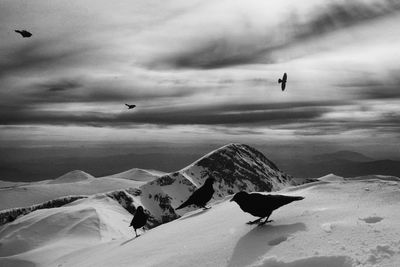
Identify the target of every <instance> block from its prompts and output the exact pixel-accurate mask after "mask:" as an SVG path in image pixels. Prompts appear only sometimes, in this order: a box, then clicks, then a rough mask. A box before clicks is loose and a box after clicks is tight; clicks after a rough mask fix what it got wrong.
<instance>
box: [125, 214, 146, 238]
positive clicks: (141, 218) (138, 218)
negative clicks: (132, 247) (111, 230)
mask: <svg viewBox="0 0 400 267" xmlns="http://www.w3.org/2000/svg"><path fill="white" fill-rule="evenodd" d="M147 218H148V215H147V214H146V213H145V212H144V210H143V207H142V206H139V207H137V209H136V212H135V215H134V216H133V218H132V221H131V224H130V225H129V227H131V226H132V227H133V229H135V235H136V237H137V236H138V234H137V233H136V229H139V228H142V227H143V226H145V224H146V222H147Z"/></svg>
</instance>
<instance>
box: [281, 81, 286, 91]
mask: <svg viewBox="0 0 400 267" xmlns="http://www.w3.org/2000/svg"><path fill="white" fill-rule="evenodd" d="M281 88H282V91H285V88H286V82H285V81H283V82H282V84H281Z"/></svg>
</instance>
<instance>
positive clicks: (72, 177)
mask: <svg viewBox="0 0 400 267" xmlns="http://www.w3.org/2000/svg"><path fill="white" fill-rule="evenodd" d="M93 179H95V178H94V177H93V176H92V175H90V174H89V173H86V172H84V171H80V170H75V171H71V172H68V173H66V174H64V175H62V176H60V177H58V178H56V179H54V180H51V181H50V182H48V183H49V184H66V183H75V182H81V181H86V180H93Z"/></svg>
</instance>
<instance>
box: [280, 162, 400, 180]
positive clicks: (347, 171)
mask: <svg viewBox="0 0 400 267" xmlns="http://www.w3.org/2000/svg"><path fill="white" fill-rule="evenodd" d="M281 165H282V169H283V170H285V171H287V172H290V173H293V174H294V175H295V176H296V177H303V178H309V177H320V176H323V175H326V174H327V173H334V174H336V175H340V176H342V177H354V176H364V175H370V174H382V175H393V176H400V161H396V160H389V159H386V160H373V161H366V162H360V161H352V160H346V159H335V160H325V161H318V162H317V161H308V160H293V161H291V162H290V161H288V162H285V163H283V164H281Z"/></svg>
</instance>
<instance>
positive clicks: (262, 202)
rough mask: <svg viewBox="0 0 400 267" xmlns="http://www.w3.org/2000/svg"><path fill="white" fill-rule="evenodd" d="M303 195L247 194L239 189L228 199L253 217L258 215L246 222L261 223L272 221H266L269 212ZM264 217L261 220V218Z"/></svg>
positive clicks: (300, 198) (299, 198)
mask: <svg viewBox="0 0 400 267" xmlns="http://www.w3.org/2000/svg"><path fill="white" fill-rule="evenodd" d="M302 199H304V197H299V196H284V195H263V194H258V193H252V194H248V193H247V192H245V191H241V192H239V193H236V194H235V195H234V196H233V198H232V199H231V200H230V201H235V202H236V203H237V204H238V205H239V207H240V208H241V209H242V210H243V211H244V212H247V213H250V214H251V215H253V216H255V217H260V218H259V219H257V220H255V221H251V222H248V223H247V224H255V223H258V225H263V224H265V223H267V222H272V220H270V221H268V218H269V216H271V213H272V212H273V211H274V210H276V209H278V208H280V207H282V206H284V205H287V204H289V203H291V202H293V201H298V200H302ZM265 217H266V219H265V220H264V221H263V222H261V220H262V219H263V218H265Z"/></svg>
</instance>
